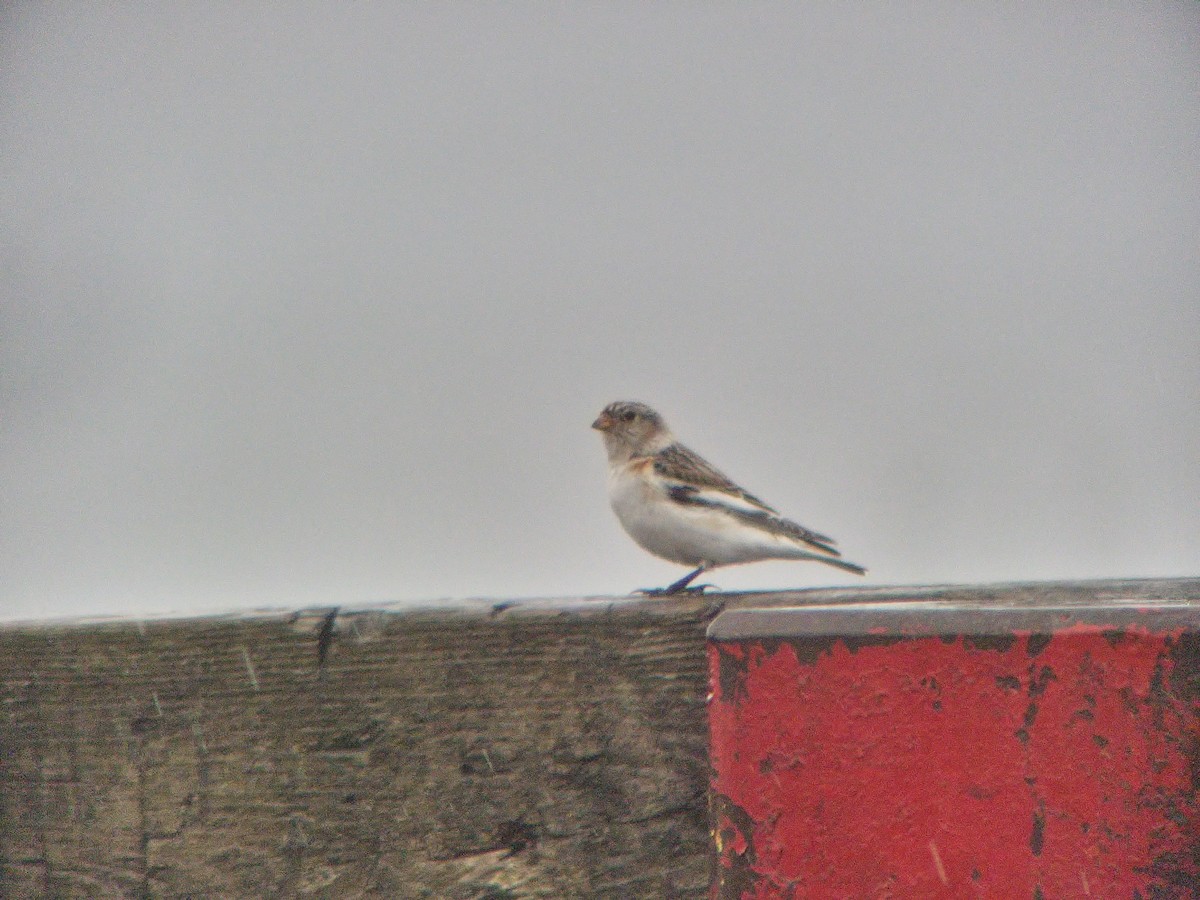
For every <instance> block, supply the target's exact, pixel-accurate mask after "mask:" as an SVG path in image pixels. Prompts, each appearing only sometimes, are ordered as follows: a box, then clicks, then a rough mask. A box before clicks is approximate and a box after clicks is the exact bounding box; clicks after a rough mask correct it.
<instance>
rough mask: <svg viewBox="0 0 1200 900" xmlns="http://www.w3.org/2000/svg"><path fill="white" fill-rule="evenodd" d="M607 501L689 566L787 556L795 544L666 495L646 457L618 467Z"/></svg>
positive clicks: (652, 542)
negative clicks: (678, 501)
mask: <svg viewBox="0 0 1200 900" xmlns="http://www.w3.org/2000/svg"><path fill="white" fill-rule="evenodd" d="M608 500H609V503H610V504H611V505H612V509H613V512H614V513H616V514H617V519H618V520H620V522H621V526H622V527H623V528H624V529H625V531H626V532H628V534H629V536H630V537H631V538H633V539H634V540H635V541H636V542H637V543H638V545H639V546H641V547H642V548H643V549H644V550H648V551H649V552H651V553H653V554H654V555H655V556H661V557H662V558H663V559H669V560H671V561H672V562H677V563H681V564H683V565H687V566H698V565H700V564H701V563H707V564H708V565H710V566H722V565H731V564H733V563H744V562H752V561H754V560H759V559H770V558H773V557H781V556H786V555H788V553H789V550H793V551H794V545H793V544H792V543H791V542H790V541H787V540H781V539H780V538H778V537H776V536H774V535H769V534H766V533H764V532H763V531H761V530H760V529H757V528H752V527H749V526H747V525H745V524H744V523H742V522H739V521H738V520H737V519H735V518H734V517H732V516H730V515H728V514H725V513H722V512H720V511H719V510H714V509H708V508H705V507H702V506H686V505H683V504H680V503H676V502H675V501H674V500H672V499H671V498H670V497H668V496H667V493H666V490H665V488H664V487H663V485H662V484H661V482H659V481H658V479H656V478H655V477H654V475H653V474H652V468H651V463H650V461H649V460H647V459H640V460H634V461H632V462H629V463H625V464H622V465H617V466H614V467H613V468H612V469H611V470H610V472H609V480H608Z"/></svg>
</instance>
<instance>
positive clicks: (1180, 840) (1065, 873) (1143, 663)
mask: <svg viewBox="0 0 1200 900" xmlns="http://www.w3.org/2000/svg"><path fill="white" fill-rule="evenodd" d="M795 613H796V615H797V616H799V617H800V618H801V619H802V618H803V615H804V611H803V610H796V611H795ZM779 615H780V611H778V610H776V611H774V616H775V617H776V618H775V619H774V622H775V623H776V624H778V622H779V621H781V620H780V619H779V618H778V617H779ZM1197 621H1198V622H1200V619H1198V620H1197ZM714 628H715V626H714ZM870 629H871V631H870V633H865V634H864V633H863V632H858V633H854V634H848V635H846V636H838V635H833V634H828V633H824V634H820V635H804V634H803V633H802V632H803V629H802V628H793V629H792V630H791V631H788V630H787V629H781V630H782V631H784V632H785V633H784V635H783V636H780V635H779V634H778V633H777V634H762V635H760V636H757V637H749V636H747V635H745V634H742V635H739V636H736V637H734V638H730V639H725V640H720V639H716V640H712V641H711V642H710V648H709V662H710V676H711V690H712V701H711V703H710V705H709V710H710V723H711V729H712V765H713V770H714V776H713V798H714V799H713V823H714V832H715V834H714V836H715V837H716V838H717V842H716V847H717V857H718V859H717V866H716V876H715V877H714V886H713V896H714V897H719V898H734V897H736V898H745V897H749V898H757V900H765V898H776V897H778V898H792V897H808V896H855V897H893V896H894V897H915V896H920V897H926V898H958V897H966V896H1018V895H1024V896H1036V895H1038V894H1040V895H1041V896H1044V897H1067V896H1077V895H1079V893H1080V890H1081V888H1082V889H1083V891H1084V892H1085V893H1087V894H1094V895H1096V896H1113V897H1116V896H1121V897H1132V896H1138V895H1141V896H1161V897H1184V896H1191V894H1190V893H1188V892H1189V891H1191V890H1192V888H1193V886H1194V885H1195V884H1197V883H1200V802H1198V800H1197V793H1196V789H1197V783H1196V780H1197V777H1198V776H1200V752H1198V747H1197V744H1198V736H1200V727H1198V723H1200V642H1198V640H1197V629H1196V628H1190V629H1189V628H1185V627H1173V628H1171V629H1169V630H1156V629H1154V628H1150V627H1143V626H1141V625H1139V624H1137V623H1136V622H1130V621H1124V617H1121V618H1120V624H1119V625H1111V624H1104V623H1080V622H1078V621H1071V620H1066V619H1064V620H1063V622H1062V627H1061V628H1057V629H1047V630H1040V629H1039V630H1037V631H1028V630H1026V631H1021V630H1019V629H1017V628H1013V629H1012V630H1011V631H1010V632H1009V633H1008V634H1007V635H998V634H997V633H996V631H995V629H989V630H988V631H986V632H984V633H983V634H979V635H971V634H959V635H953V636H948V635H941V634H928V633H926V634H923V635H917V636H912V635H907V636H906V635H897V634H896V633H895V632H894V631H892V632H891V633H887V634H884V633H880V631H879V624H878V621H877V620H875V619H872V620H871V623H870ZM998 638H1000V639H998Z"/></svg>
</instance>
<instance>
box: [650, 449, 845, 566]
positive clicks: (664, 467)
mask: <svg viewBox="0 0 1200 900" xmlns="http://www.w3.org/2000/svg"><path fill="white" fill-rule="evenodd" d="M654 473H655V474H656V475H657V476H658V477H659V478H660V479H662V481H663V482H664V484H663V487H664V489H665V490H666V492H667V495H668V496H669V497H670V498H671V499H672V500H674V501H675V502H676V503H681V504H687V505H694V506H708V507H713V508H717V509H721V510H723V511H725V512H728V513H730V514H731V515H733V516H735V517H736V518H738V519H740V520H742V521H743V522H745V523H746V524H748V525H753V526H754V527H756V528H761V529H763V530H764V531H769V532H771V533H773V534H782V535H786V536H787V537H790V538H793V539H795V540H799V541H802V542H803V543H805V544H808V545H810V546H812V547H813V548H814V549H817V550H820V551H821V552H823V553H829V554H831V555H833V556H839V555H840V554H839V553H838V551H837V550H836V549H835V548H834V546H833V545H834V544H835V543H836V542H835V541H834V539H833V538H831V537H829V536H828V535H824V534H821V533H819V532H816V531H812V530H811V529H808V528H805V527H804V526H803V525H798V524H796V523H795V522H793V521H791V520H790V519H785V518H783V517H782V516H781V515H779V512H778V511H777V510H775V509H774V508H773V507H770V506H768V505H767V504H766V503H764V502H763V501H761V500H759V499H758V498H757V497H755V496H754V495H753V494H751V493H750V492H749V491H747V490H745V489H744V488H741V487H738V485H737V484H735V483H734V482H733V481H731V480H730V479H729V478H728V477H727V476H726V475H725V474H724V473H722V472H721V471H719V470H718V469H716V468H714V467H713V466H712V465H710V464H709V463H708V462H706V461H705V460H704V458H703V457H701V456H700V455H699V454H697V453H695V452H694V451H692V450H689V449H688V448H687V447H685V446H683V445H682V444H672V445H671V446H669V447H667V448H665V449H663V450H660V451H659V452H658V453H657V454H655V456H654Z"/></svg>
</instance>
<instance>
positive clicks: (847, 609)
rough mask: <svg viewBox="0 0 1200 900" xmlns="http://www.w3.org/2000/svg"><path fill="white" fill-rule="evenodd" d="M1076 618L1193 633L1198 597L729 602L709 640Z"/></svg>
mask: <svg viewBox="0 0 1200 900" xmlns="http://www.w3.org/2000/svg"><path fill="white" fill-rule="evenodd" d="M1077 626H1085V627H1090V628H1095V629H1101V630H1109V629H1116V630H1122V629H1127V628H1130V627H1140V628H1144V629H1145V630H1147V631H1149V632H1154V633H1163V632H1167V631H1179V630H1183V631H1191V632H1197V633H1200V597H1196V596H1192V597H1179V598H1163V599H1155V600H1147V599H1144V598H1129V599H1127V600H1125V601H1117V602H1113V601H1109V602H1104V603H1092V604H1084V603H1078V602H1076V603H1048V604H1045V605H1031V604H1013V603H1002V602H1001V603H989V604H986V605H982V604H981V605H967V604H963V603H955V602H947V601H941V600H914V601H903V602H896V603H872V602H866V603H847V604H840V605H832V604H830V605H817V606H802V607H801V606H794V607H773V608H758V609H731V610H726V611H725V612H723V613H721V614H720V615H719V616H717V617H716V618H715V619H714V620H713V621H712V623H711V624H710V625H709V626H708V638H709V639H710V640H713V641H718V642H720V641H727V642H736V641H745V640H787V639H796V638H806V637H818V638H830V637H838V636H845V637H868V636H875V637H901V638H903V637H954V636H957V635H1013V634H1020V633H1028V634H1053V633H1057V632H1060V631H1064V630H1067V629H1070V628H1074V627H1077Z"/></svg>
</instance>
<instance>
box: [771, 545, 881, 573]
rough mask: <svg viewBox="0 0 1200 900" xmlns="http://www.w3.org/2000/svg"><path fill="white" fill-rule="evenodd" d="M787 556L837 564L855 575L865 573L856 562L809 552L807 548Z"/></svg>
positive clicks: (832, 564) (831, 564)
mask: <svg viewBox="0 0 1200 900" xmlns="http://www.w3.org/2000/svg"><path fill="white" fill-rule="evenodd" d="M789 556H791V558H792V559H811V560H813V561H815V562H823V563H825V564H826V565H830V566H837V567H838V568H839V569H845V570H846V571H847V572H853V573H854V574H855V575H866V574H867V570H866V569H864V568H863V567H862V566H860V565H858V564H857V563H852V562H849V561H847V560H844V559H838V558H837V557H836V556H823V555H822V554H820V553H809V552H808V551H807V550H797V551H796V552H795V553H794V554H789Z"/></svg>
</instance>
